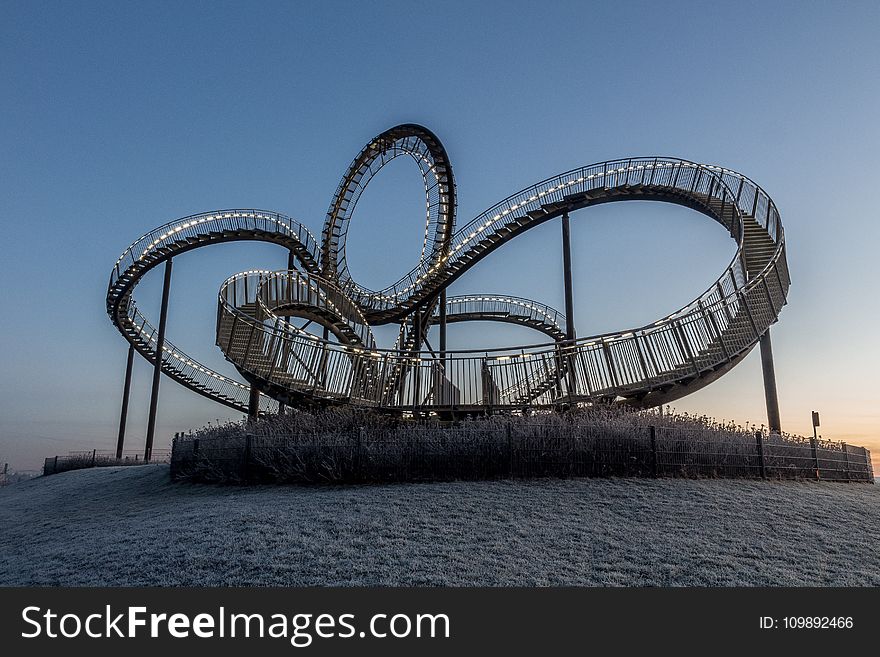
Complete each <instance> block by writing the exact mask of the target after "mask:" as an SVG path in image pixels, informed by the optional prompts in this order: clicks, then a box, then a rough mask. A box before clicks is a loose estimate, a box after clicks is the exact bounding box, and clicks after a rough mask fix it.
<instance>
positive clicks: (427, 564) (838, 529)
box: [0, 465, 880, 586]
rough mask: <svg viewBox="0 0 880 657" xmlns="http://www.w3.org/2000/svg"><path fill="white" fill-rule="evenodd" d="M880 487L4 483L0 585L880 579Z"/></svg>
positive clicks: (128, 479) (123, 471) (109, 479)
mask: <svg viewBox="0 0 880 657" xmlns="http://www.w3.org/2000/svg"><path fill="white" fill-rule="evenodd" d="M878 544H880V488H878V487H877V486H873V485H870V484H852V485H846V484H831V483H814V482H794V481H787V482H779V481H770V482H765V481H754V480H723V479H702V480H686V479H614V478H606V479H568V480H559V479H541V480H505V481H482V482H449V483H423V484H390V485H378V486H346V487H341V486H312V487H303V486H289V487H288V486H250V487H240V486H217V485H205V484H189V483H172V482H171V480H170V477H169V474H168V466H164V465H153V466H140V467H126V468H112V467H111V468H101V469H91V470H79V471H75V472H67V473H63V474H59V475H55V476H52V477H41V478H38V479H34V480H32V481H28V482H22V483H20V484H17V485H15V486H9V487H5V488H3V489H0V585H28V584H36V585H94V586H98V585H173V586H183V585H190V586H202V585H207V586H221V585H258V586H269V585H277V586H287V585H299V586H308V585H416V586H417V585H455V586H463V585H488V586H497V585H503V586H506V585H524V586H529V585H539V586H544V585H550V586H555V585H587V586H667V585H687V586H738V585H747V586H751V585H788V586H832V585H833V586H868V585H870V586H880V553H878V551H877V545H878Z"/></svg>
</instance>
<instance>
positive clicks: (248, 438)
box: [241, 433, 254, 481]
mask: <svg viewBox="0 0 880 657" xmlns="http://www.w3.org/2000/svg"><path fill="white" fill-rule="evenodd" d="M253 437H254V435H253V434H252V433H246V434H245V435H244V456H243V457H242V464H241V478H242V479H244V480H245V481H247V478H248V465H249V464H250V460H251V442H252V440H253Z"/></svg>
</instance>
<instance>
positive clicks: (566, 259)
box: [562, 212, 575, 340]
mask: <svg viewBox="0 0 880 657" xmlns="http://www.w3.org/2000/svg"><path fill="white" fill-rule="evenodd" d="M562 271H563V274H562V275H563V277H564V279H565V337H566V339H567V340H574V339H575V329H574V299H573V292H572V288H571V219H569V217H568V212H566V213H565V214H563V215H562Z"/></svg>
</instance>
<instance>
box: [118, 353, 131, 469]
mask: <svg viewBox="0 0 880 657" xmlns="http://www.w3.org/2000/svg"><path fill="white" fill-rule="evenodd" d="M133 365H134V345H133V344H131V343H130V342H129V343H128V359H127V360H126V362H125V383H124V384H123V386H122V411H121V412H120V413H119V437H118V438H117V439H116V460H117V461H118V460H119V459H121V458H122V448H123V446H124V445H125V423H126V421H127V420H128V395H129V393H130V392H131V369H132V366H133Z"/></svg>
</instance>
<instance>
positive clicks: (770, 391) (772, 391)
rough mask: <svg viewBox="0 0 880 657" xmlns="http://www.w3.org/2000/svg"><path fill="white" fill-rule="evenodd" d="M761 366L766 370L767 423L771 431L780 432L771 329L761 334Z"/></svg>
mask: <svg viewBox="0 0 880 657" xmlns="http://www.w3.org/2000/svg"><path fill="white" fill-rule="evenodd" d="M761 367H762V369H763V371H764V398H765V399H766V401H767V424H768V426H769V427H770V433H780V432H781V431H782V427H781V426H780V421H779V397H778V396H777V394H776V372H775V370H774V368H773V345H772V344H771V342H770V329H769V328H768V329H767V330H766V331H765V332H764V335H762V336H761Z"/></svg>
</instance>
